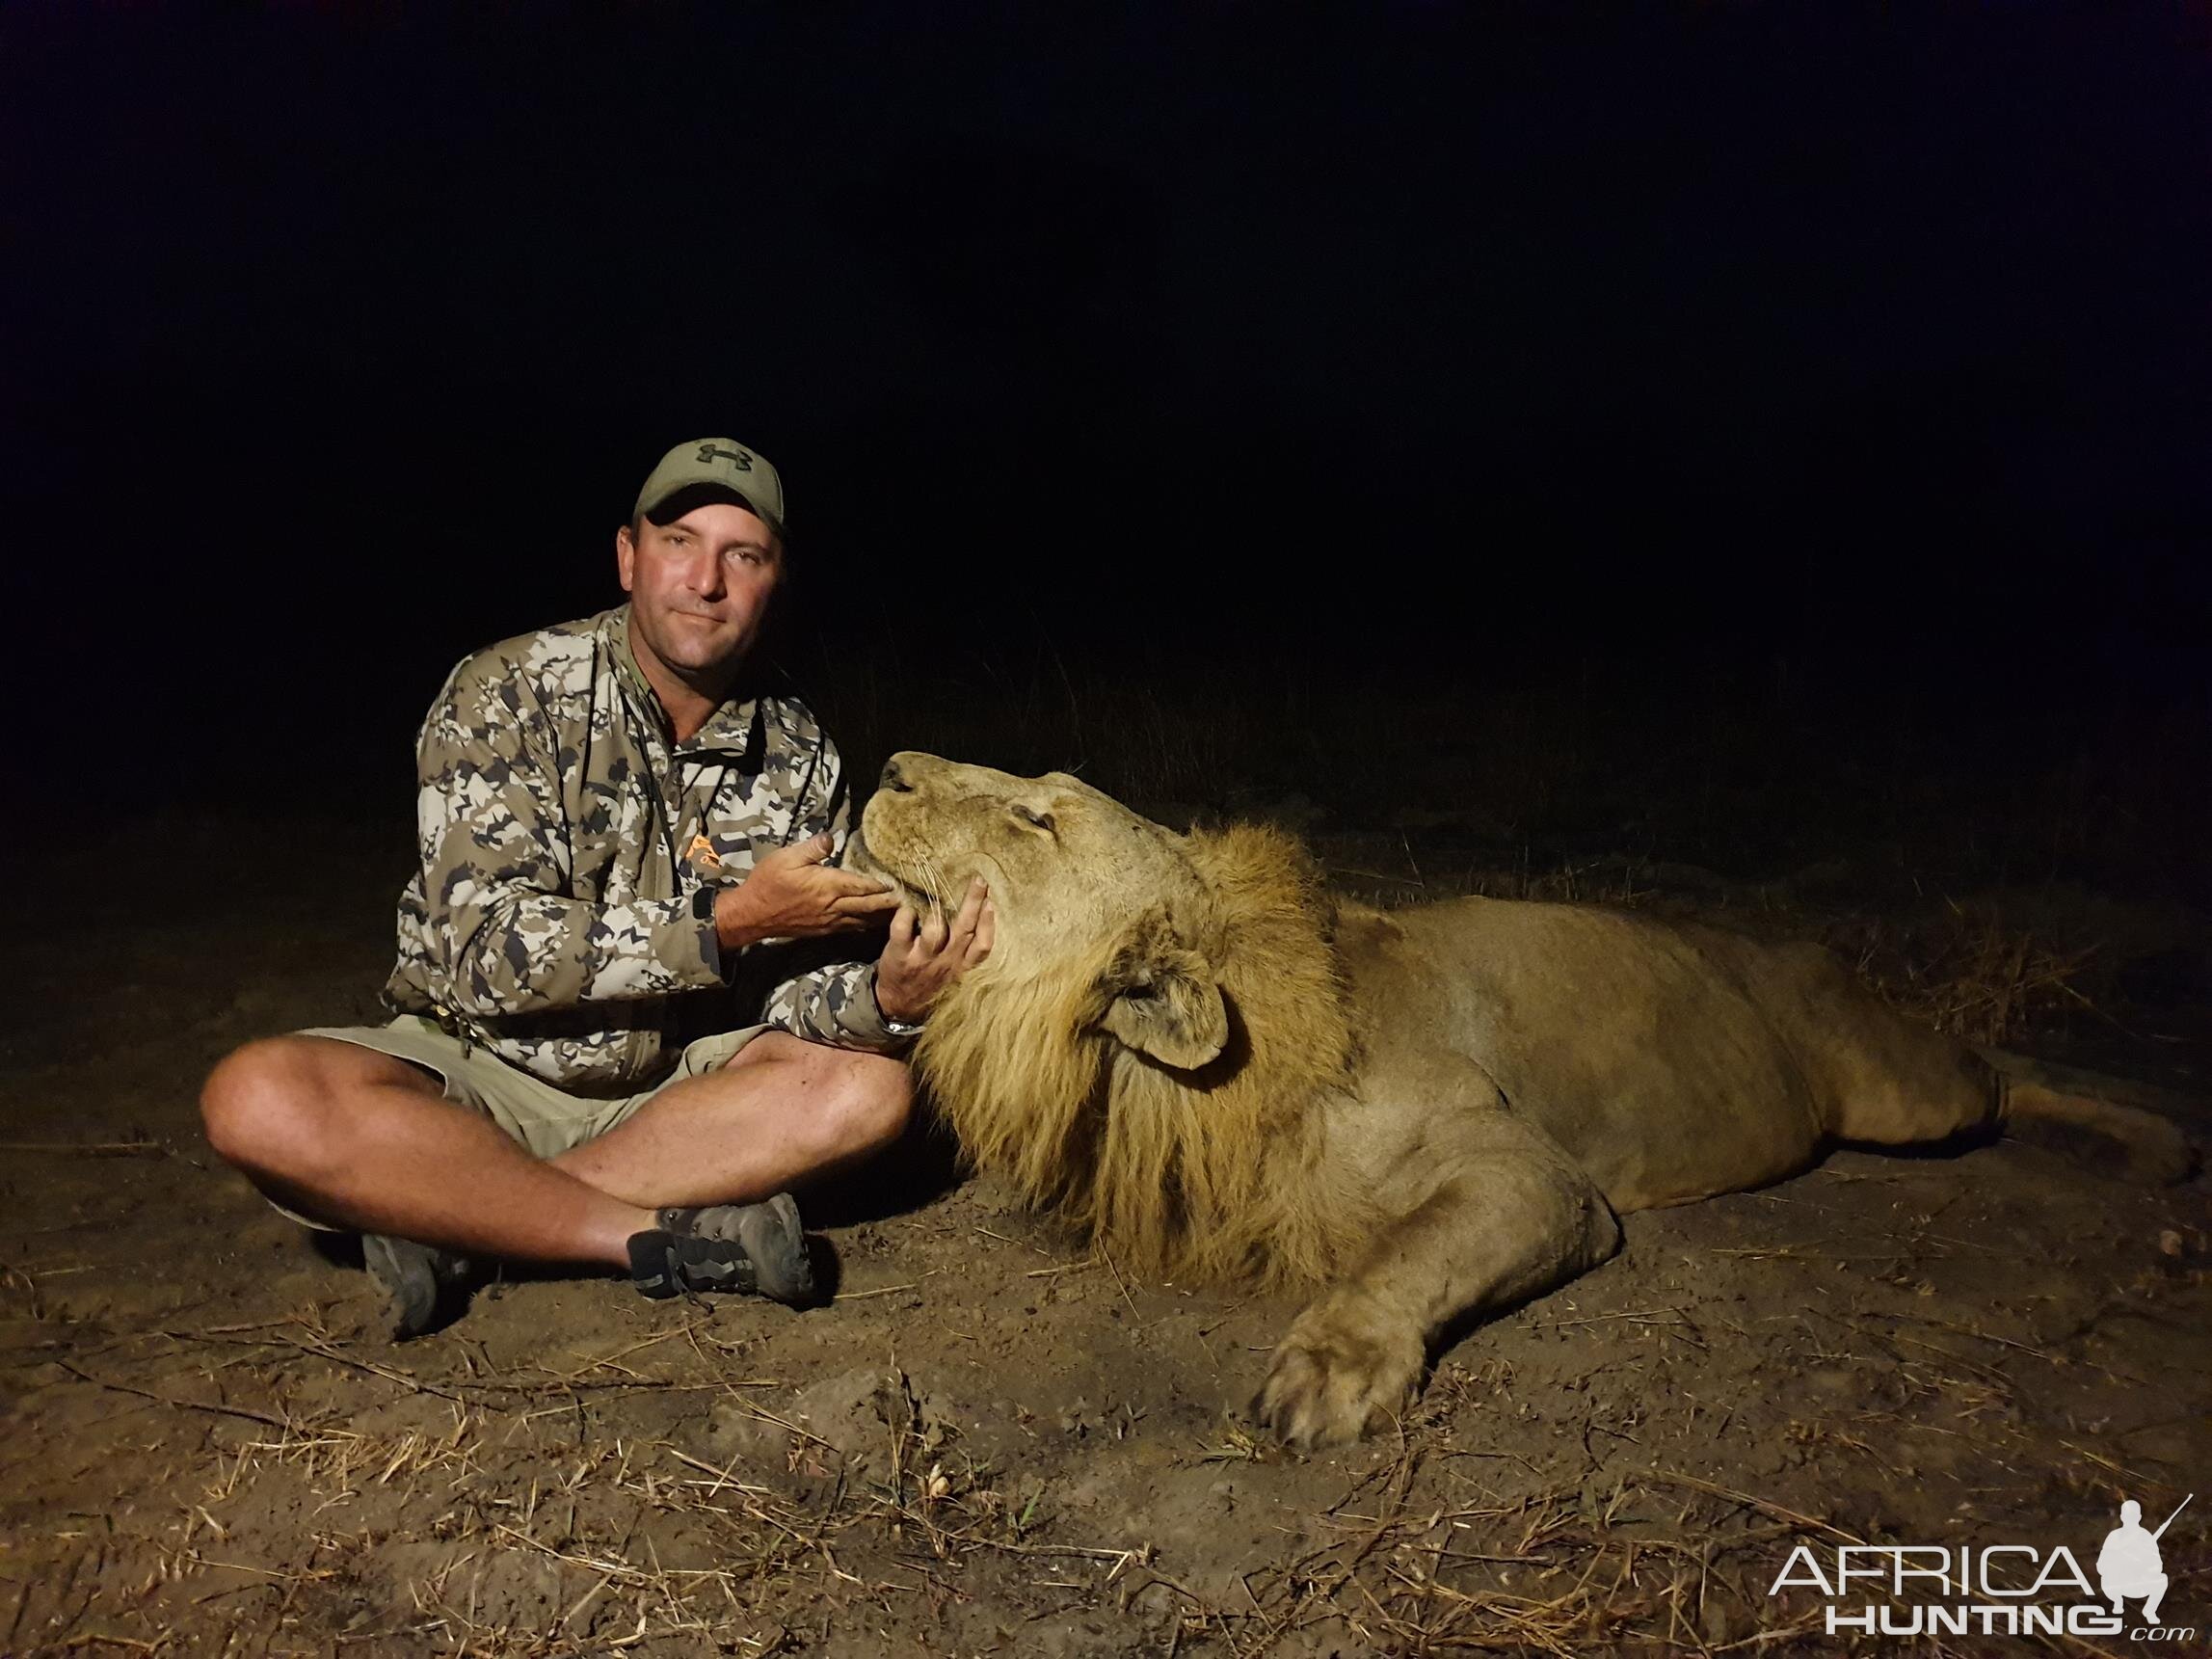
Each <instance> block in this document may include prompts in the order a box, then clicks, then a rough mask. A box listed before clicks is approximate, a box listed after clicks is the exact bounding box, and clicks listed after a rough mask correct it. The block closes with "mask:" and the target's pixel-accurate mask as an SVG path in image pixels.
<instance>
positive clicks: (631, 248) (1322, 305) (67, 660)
mask: <svg viewBox="0 0 2212 1659" xmlns="http://www.w3.org/2000/svg"><path fill="white" fill-rule="evenodd" d="M434 10H435V9H433V8H428V7H420V8H407V7H400V6H383V7H366V6H364V7H345V6H331V7H324V8H306V7H303V8H253V7H230V8H227V9H223V10H222V11H220V12H217V11H216V10H215V9H212V8H210V9H206V10H194V11H186V10H184V9H163V8H157V7H151V6H121V5H117V6H110V7H93V6H70V7H64V6H45V7H39V6H25V7H17V8H12V9H10V11H9V12H8V13H6V15H5V17H4V18H0V168H4V169H5V174H4V180H5V183H4V190H0V208H4V211H5V214H6V229H7V245H8V248H9V256H8V260H7V274H6V276H5V278H0V281H4V282H5V284H6V286H7V299H6V304H5V308H4V313H0V314H4V317H5V328H6V330H7V334H8V346H7V350H6V360H7V363H8V367H7V370H6V376H5V378H6V392H5V397H4V399H0V421H4V426H5V432H4V434H0V436H4V438H5V443H6V450H7V457H6V462H5V464H4V475H5V494H6V496H7V501H6V506H7V509H8V512H9V516H10V521H11V522H13V524H14V525H15V526H16V533H15V536H14V537H13V549H12V555H13V556H12V557H11V559H10V561H9V563H10V564H11V565H12V566H13V569H14V570H15V572H16V574H17V577H18V579H19V580H23V581H27V584H28V599H29V602H30V604H31V605H32V607H33V612H32V614H34V615H35V616H37V617H39V618H40V621H39V623H38V624H37V626H35V627H34V628H33V629H30V630H29V633H30V636H31V637H32V638H33V639H34V640H35V641H36V642H37V646H36V647H35V648H34V650H33V652H32V653H31V654H29V655H28V656H26V655H23V654H21V653H19V654H18V656H17V658H16V661H15V664H14V668H15V670H16V671H17V672H20V673H23V674H24V675H25V677H26V679H27V680H30V681H31V682H33V683H32V684H31V686H30V689H31V690H32V692H33V694H34V695H35V696H37V697H39V698H41V699H47V700H57V699H58V700H63V701H65V702H67V704H69V705H71V706H73V707H74V708H75V709H78V710H79V711H80V713H81V714H82V716H83V717H85V718H87V719H91V720H94V721H97V720H99V719H101V718H102V717H103V715H104V716H105V718H108V719H112V720H115V721H117V722H119V723H120V725H122V726H123V727H126V728H127V729H128V730H129V732H130V733H131V738H130V740H131V742H132V743H133V744H134V745H139V746H142V747H143V748H144V749H145V751H146V753H145V754H144V756H143V758H142V760H141V762H140V769H141V772H142V775H143V776H146V777H148V778H163V779H167V780H170V782H171V783H172V784H176V782H177V780H179V779H182V778H183V777H184V776H185V775H186V773H187V772H188V771H189V773H190V774H191V775H192V776H193V777H194V778H196V779H197V780H199V781H200V782H201V783H205V782H207V781H208V780H210V779H218V778H222V777H228V776H230V775H232V773H233V772H234V771H235V770H236V769H237V768H239V767H240V766H242V765H243V764H244V763H245V761H247V760H251V759H253V758H254V757H256V756H263V757H265V756H266V755H267V754H268V753H270V752H271V751H272V750H273V749H274V750H278V751H281V749H282V748H283V747H284V746H285V745H287V744H291V743H297V742H301V741H304V740H306V739H307V738H309V737H310V736H316V735H318V734H319V735H321V736H324V737H325V738H326V739H327V738H328V736H329V734H330V733H331V732H332V731H333V730H334V731H335V732H336V733H337V734H338V736H339V737H340V738H341V739H344V740H353V739H355V738H358V739H360V740H361V741H363V742H367V741H370V740H372V738H373V739H374V740H376V741H380V742H381V741H382V740H383V739H384V736H385V735H386V732H387V730H397V731H399V732H400V733H401V734H402V735H404V733H405V732H406V731H407V730H409V729H411V727H412V723H413V719H414V718H415V717H416V715H417V714H418V713H419V711H420V709H421V707H422V706H423V704H424V703H425V702H426V701H427V700H428V697H429V695H430V693H431V692H432V690H434V689H435V685H436V681H437V679H438V676H439V675H440V673H441V672H442V670H443V669H444V667H445V666H447V665H448V664H449V663H450V662H451V661H452V660H453V659H454V658H455V657H456V656H459V655H461V654H462V653H463V652H465V651H466V650H467V649H469V648H471V647H473V646H475V645H477V644H480V643H483V642H484V641H485V640H487V639H490V638H492V637H494V636H496V635H499V634H502V633H507V632H512V631H516V630H519V629H522V628H525V627H530V626H535V625H537V624H539V623H543V622H547V621H552V620H556V619H558V618H559V617H561V616H564V615H569V614H574V613H578V612H581V611H584V610H587V609H590V608H594V607H595V606H596V605H598V604H599V603H601V602H606V601H607V598H608V596H609V595H610V594H611V593H612V591H613V590H612V576H611V559H610V556H609V553H608V547H607V544H608V537H609V533H610V532H611V529H612V527H613V525H614V524H615V523H616V522H617V521H618V520H619V519H620V517H621V516H622V515H623V513H624V512H625V511H626V507H627V505H628V502H629V499H630V497H631V495H632V494H633V493H634V491H635V489H636V485H637V481H638V479H639V478H640V477H642V476H643V473H644V471H645V469H646V468H647V467H648V466H649V465H650V464H651V462H652V461H653V458H654V457H655V456H656V455H657V454H658V453H659V452H660V450H661V449H662V448H664V447H665V446H666V445H667V444H669V443H671V442H675V441H677V440H679V439H682V438H687V437H692V436H698V435H701V434H703V433H706V432H709V431H714V432H729V433H731V434H733V435H735V436H738V437H740V438H742V439H744V440H746V441H747V442H753V443H756V444H758V445H759V446H760V448H762V449H763V450H765V451H766V452H767V453H768V454H769V455H771V456H772V457H773V458H775V459H776V460H777V461H778V462H779V463H780V464H781V465H782V466H783V467H784V468H785V470H786V475H787V478H788V482H789V486H790V491H791V495H792V497H793V506H794V528H795V530H796V532H797V534H798V536H799V538H800V540H799V551H800V556H801V558H802V561H803V563H804V567H805V570H806V573H807V582H808V589H809V593H808V599H809V606H810V608H809V611H808V613H807V615H808V620H809V622H810V624H811V625H812V626H813V627H815V628H816V629H819V630H821V635H822V637H825V638H827V639H828V640H830V641H831V642H832V644H833V645H835V646H837V647H838V648H839V649H841V650H844V651H847V652H854V651H862V650H866V649H869V647H868V645H867V641H869V640H870V639H876V638H881V637H882V630H883V629H886V628H887V627H889V628H895V629H897V630H898V631H899V632H900V634H901V636H902V637H905V638H907V639H909V640H915V639H922V640H929V639H935V640H940V641H943V642H944V644H945V649H946V650H947V651H948V652H949V651H954V650H964V649H974V648H977V647H988V645H989V644H990V641H991V640H992V638H993V637H994V635H995V632H997V631H999V630H1002V629H1008V628H1025V627H1026V628H1029V629H1038V628H1042V629H1046V630H1047V631H1049V632H1050V633H1051V635H1052V636H1053V639H1054V640H1055V642H1057V643H1059V644H1061V645H1062V646H1063V647H1064V648H1065V649H1066V650H1067V651H1069V652H1070V653H1072V654H1075V655H1077V656H1080V655H1082V654H1083V653H1084V652H1086V651H1088V650H1091V649H1092V648H1093V643H1094V642H1095V641H1097V640H1098V639H1100V638H1102V637H1104V636H1106V635H1107V634H1108V633H1110V632H1112V631H1114V630H1115V629H1120V628H1123V627H1125V626H1127V625H1128V624H1129V623H1130V622H1132V621H1133V619H1139V618H1141V619H1143V621H1144V626H1145V629H1146V631H1147V633H1148V634H1149V635H1150V636H1151V637H1153V638H1155V639H1156V640H1158V641H1159V642H1160V644H1161V646H1162V648H1163V650H1168V649H1172V648H1173V647H1175V646H1177V645H1182V644H1194V643H1197V642H1199V641H1205V642H1206V644H1207V647H1208V650H1209V652H1210V654H1211V655H1212V656H1215V657H1218V656H1222V655H1224V654H1226V655H1228V656H1233V657H1234V656H1239V655H1241V656H1247V657H1248V658H1249V659H1250V660H1252V661H1253V662H1254V663H1255V664H1264V665H1266V667H1268V668H1269V669H1271V670H1275V671H1281V670H1283V669H1284V668H1285V667H1286V666H1289V667H1290V668H1291V669H1292V670H1293V671H1304V672H1314V673H1320V674H1326V673H1329V672H1332V671H1341V672H1344V673H1346V674H1347V675H1351V674H1354V673H1359V672H1366V670H1365V669H1361V668H1356V667H1355V666H1354V665H1357V664H1363V663H1364V664H1369V665H1373V664H1374V663H1379V662H1386V661H1403V660H1407V659H1409V658H1413V659H1419V660H1422V661H1424V662H1426V663H1427V664H1428V665H1430V666H1431V667H1432V668H1433V667H1435V666H1436V665H1437V664H1444V665H1446V666H1447V667H1449V666H1451V665H1453V664H1460V663H1465V664H1471V665H1472V664H1480V665H1482V668H1481V671H1483V672H1489V673H1493V674H1504V675H1510V674H1513V673H1515V672H1520V671H1522V668H1523V666H1525V665H1527V664H1530V663H1533V662H1537V661H1542V660H1548V659H1556V658H1559V657H1562V656H1574V655H1577V654H1582V655H1589V654H1595V655H1597V656H1601V657H1604V658H1606V659H1609V660H1614V659H1632V660H1636V661H1639V662H1649V663H1652V664H1654V665H1656V666H1655V668H1654V672H1659V670H1660V669H1661V668H1663V667H1664V665H1665V664H1666V663H1668V662H1678V661H1686V660H1705V659H1714V658H1719V659H1724V660H1725V659H1734V658H1738V657H1740V658H1743V659H1744V660H1746V661H1756V662H1765V661H1768V660H1769V659H1771V658H1772V657H1774V656H1784V657H1789V658H1792V659H1797V660H1802V661H1805V662H1809V663H1814V664H1818V665H1824V669H1825V671H1828V672H1832V674H1833V675H1834V676H1836V677H1837V678H1838V679H1839V681H1840V680H1844V679H1848V677H1849V676H1851V675H1854V674H1865V675H1880V674H1891V673H1912V674H1924V675H1932V676H1934V677H1936V678H1937V679H1938V680H1940V679H1942V678H1943V677H1945V676H1950V677H1954V678H1956V679H1957V680H1958V681H1959V682H1960V683H1966V682H1988V681H1991V680H1994V679H2006V678H2012V679H2015V680H2017V681H2019V682H2023V683H2025V684H2027V685H2031V686H2034V687H2037V688H2039V690H2040V691H2041V692H2042V693H2043V694H2046V695H2054V696H2055V695H2060V694H2061V692H2060V691H2058V690H2054V689H2053V688H2054V686H2060V685H2063V684H2064V683H2066V682H2075V681H2079V682H2095V683H2104V682H2113V681H2114V679H2115V677H2116V676H2117V677H2118V678H2119V680H2120V681H2124V682H2128V683H2130V684H2133V685H2135V686H2137V687H2139V688H2141V689H2142V690H2143V691H2144V694H2145V695H2149V696H2168V695H2198V696H2199V697H2200V696H2201V692H2200V691H2195V692H2193V691H2191V690H2190V687H2192V686H2195V685H2199V683H2200V682H2199V681H2198V679H2197V676H2198V674H2199V671H2200V669H2201V666H2202V664H2201V662H2200V661H2199V659H2198V657H2197V656H2196V653H2197V652H2198V650H2199V644H2200V642H2201V640H2202V638H2203V636H2204V634H2203V630H2204V629H2205V627H2206V624H2207V620H2208V617H2212V604H2208V602H2207V601H2208V595H2212V582H2208V580H2207V577H2206V575H2205V572H2204V561H2205V558H2206V553H2207V548H2208V544H2212V535H2208V532H2212V486H2208V485H2207V482H2206V479H2207V464H2208V460H2212V378H2208V375H2207V368H2208V366H2212V352H2208V350H2207V346H2208V344H2212V340H2208V338H2207V336H2208V334H2212V307H2208V296H2207V281H2206V273H2207V269H2208V265H2207V258H2206V255H2207V253H2208V252H2212V189H2208V188H2207V184H2208V181H2212V24H2208V23H2207V22H2206V21H2205V19H2204V15H2203V13H2201V12H2199V13H2196V14H2195V15H2194V16H2191V15H2190V14H2189V13H2185V12H2182V11H2179V10H2176V9H2172V8H2166V7H2156V8H2151V7H2145V8H2134V9H2127V8H2115V9H2105V8H2097V9H2077V8H2061V7H2050V6H2017V7H2005V8H1982V9H1965V8H1956V7H1934V8H1929V7H1919V6H1908V7H1889V8H1881V9H1879V10H1878V9H1875V8H1872V7H1850V8H1846V7H1833V8H1816V9H1807V8H1799V7H1779V6H1776V7H1767V8H1759V9H1748V8H1742V7H1702V8H1689V7H1682V8H1649V9H1640V10H1638V11H1637V12H1635V13H1633V14H1620V13H1614V12H1612V11H1611V10H1610V9H1609V12H1608V14H1607V16H1606V17H1605V19H1603V20H1600V19H1598V18H1597V17H1596V15H1595V14H1594V13H1577V15H1578V16H1579V18H1580V20H1579V21H1573V20H1569V21H1562V20H1560V18H1559V17H1557V16H1555V15H1553V14H1552V12H1551V9H1548V8H1538V7H1532V6H1530V7H1503V8H1492V9H1484V10H1482V11H1479V12H1475V11H1463V10H1461V9H1458V8H1452V7H1445V6H1410V5H1398V6H1373V7H1366V8H1360V9H1357V10H1356V11H1354V10H1349V9H1347V10H1345V11H1340V12H1334V13H1319V12H1310V11H1294V12H1293V11H1289V10H1285V9H1277V8H1262V7H1241V6H1238V7H1232V6H1220V5H1215V6H1201V5H1192V6H1181V7H1172V8H1170V7H1158V8H1146V7H1127V8H1111V9H1099V10H1097V11H1089V12H1082V13H1078V14H1077V15H1078V16H1079V18H1080V19H1081V20H1074V19H1072V18H1071V16H1070V15H1069V14H1068V13H1065V12H1064V11H1063V9H1061V8H1057V7H1035V8H1016V7H1011V6H1008V7H999V8H984V9H974V8H958V9H950V8H938V7H927V8H923V7H911V6H873V7H870V6H857V5H833V6H820V7H812V8H793V9H789V10H781V9H765V8H728V9H716V10H714V11H712V12H709V11H708V10H707V9H705V8H702V9H699V10H698V11H696V12H695V11H690V10H685V9H680V8H674V7H665V6H650V5H641V6H636V7H632V8H628V9H626V10H616V9H611V8H610V9H605V10H603V11H602V10H600V9H592V10H590V11H585V10H582V9H576V10H573V11H572V10H565V9H545V8H532V7H524V6H520V5H517V6H511V7H507V8H503V9H498V10H497V11H496V13H494V14H493V15H491V16H489V17H487V18H485V19H484V20H482V21H481V22H479V23H476V24H473V25H469V26H466V27H464V26H459V25H454V24H451V23H448V22H445V21H443V20H442V19H440V18H438V17H437V16H435V15H434ZM1471 628H1479V629H1480V634H1479V639H1480V644H1479V645H1476V646H1471V645H1470V644H1469V643H1467V642H1468V639H1469V637H1470V632H1469V630H1470V629H1471ZM1657 641H1663V642H1664V643H1663V644H1662V643H1655V642H1657ZM41 649H42V651H43V653H44V655H43V656H41V655H40V650H41ZM1469 671H1470V672H1473V671H1476V670H1475V669H1474V668H1472V667H1471V668H1470V669H1469ZM332 708H342V709H343V710H344V712H343V714H342V715H341V716H339V717H338V718H337V719H336V721H335V723H334V725H333V722H332V721H331V720H329V719H325V718H321V717H317V716H313V715H311V714H310V713H309V712H307V711H306V710H309V709H332ZM186 710H206V711H207V712H206V713H205V714H204V715H203V716H202V715H200V714H195V715H194V716H193V717H192V720H191V723H190V725H189V727H178V728H177V729H175V730H173V731H164V730H163V727H164V724H165V722H167V721H170V720H173V719H174V718H175V717H176V715H177V714H178V713H179V712H181V711H186ZM40 725H41V726H43V725H44V723H43V722H40ZM218 730H219V731H220V732H221V734H222V736H221V738H220V740H219V741H216V742H214V743H212V744H211V743H210V741H209V740H208V736H207V735H208V734H209V733H211V732H213V731H218ZM80 736H81V735H79V734H72V735H70V736H67V737H66V738H63V737H56V738H55V739H54V741H55V743H56V745H57V748H58V750H66V751H67V752H71V753H78V754H81V753H82V750H81V748H80V747H79V746H78V745H79V737H80ZM32 741H33V746H34V748H36V747H37V746H38V743H39V741H40V739H38V738H36V737H35V738H34V739H33V740H32ZM210 747H213V748H216V749H219V750H220V751H221V757H220V758H209V756H208V753H207V752H208V750H209V749H210ZM195 752H197V753H198V754H199V756H200V758H199V759H195V760H193V761H191V762H190V763H187V762H186V761H184V760H181V759H179V757H180V756H185V755H192V754H194V753H195ZM165 787H166V786H165ZM178 787H182V786H181V785H178Z"/></svg>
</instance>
